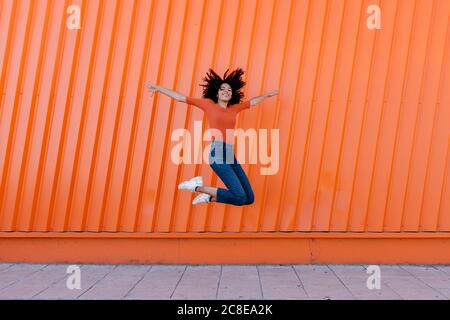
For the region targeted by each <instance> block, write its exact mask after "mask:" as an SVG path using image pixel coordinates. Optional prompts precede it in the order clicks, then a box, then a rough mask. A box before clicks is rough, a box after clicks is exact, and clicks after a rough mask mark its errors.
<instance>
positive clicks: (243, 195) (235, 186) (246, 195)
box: [209, 140, 254, 206]
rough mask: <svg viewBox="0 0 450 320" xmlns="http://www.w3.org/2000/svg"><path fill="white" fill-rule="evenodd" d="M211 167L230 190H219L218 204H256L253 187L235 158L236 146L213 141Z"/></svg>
mask: <svg viewBox="0 0 450 320" xmlns="http://www.w3.org/2000/svg"><path fill="white" fill-rule="evenodd" d="M209 165H210V166H211V168H212V169H213V170H214V172H215V173H216V174H217V175H218V176H219V178H220V179H221V180H222V181H223V183H224V184H225V186H226V187H227V188H228V189H223V188H218V189H217V196H216V202H220V203H228V204H232V205H235V206H243V205H249V204H252V203H253V202H254V194H253V190H252V187H251V185H250V182H249V181H248V178H247V175H246V174H245V172H244V170H243V169H242V167H241V165H240V163H239V162H238V161H237V159H236V157H235V154H234V145H232V144H228V143H225V142H223V141H217V140H215V141H213V143H212V144H211V151H210V154H209Z"/></svg>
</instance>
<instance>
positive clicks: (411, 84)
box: [0, 0, 450, 248]
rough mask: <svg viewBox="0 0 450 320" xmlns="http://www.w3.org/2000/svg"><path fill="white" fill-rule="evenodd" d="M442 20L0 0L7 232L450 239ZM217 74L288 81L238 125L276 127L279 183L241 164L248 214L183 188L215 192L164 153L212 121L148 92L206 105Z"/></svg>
mask: <svg viewBox="0 0 450 320" xmlns="http://www.w3.org/2000/svg"><path fill="white" fill-rule="evenodd" d="M373 4H377V5H379V6H380V8H381V13H382V15H381V19H382V20H381V21H382V29H381V30H369V29H368V27H367V25H366V21H367V19H368V17H369V14H368V13H367V8H368V7H369V6H370V5H373ZM69 5H78V6H79V7H80V9H81V29H80V30H69V29H68V28H67V25H66V19H67V17H68V13H67V12H66V10H67V8H68V6H69ZM449 21H450V1H449V0H375V1H374V0H282V1H279V0H245V1H244V0H191V1H188V0H134V1H129V0H126V1H125V0H85V1H83V0H71V1H69V0H65V1H60V0H0V94H1V95H0V176H1V184H0V231H54V232H56V231H58V232H61V231H92V232H102V231H105V232H106V231H108V232H146V233H161V232H162V233H175V232H177V233H193V232H225V233H226V232H237V233H245V232H272V231H290V232H293V231H308V232H309V231H326V232H331V233H333V232H399V231H404V232H425V231H427V232H429V231H431V232H438V231H440V232H443V231H450V178H449V177H450V155H449V153H450V126H449V125H448V122H449V119H450V90H448V83H450V24H449ZM210 67H212V68H213V69H215V70H216V71H218V72H219V73H223V72H224V71H225V70H226V69H227V68H235V67H242V68H243V69H244V70H245V71H246V74H245V78H246V81H247V83H248V85H247V87H246V88H245V94H246V98H247V99H248V98H251V97H252V96H257V95H260V94H262V93H265V92H266V91H269V90H272V89H274V88H280V95H279V96H278V97H277V98H275V99H269V100H266V101H265V102H263V103H262V104H260V105H258V106H257V107H255V108H252V109H251V110H247V111H245V112H243V113H241V114H240V115H239V117H238V122H237V126H238V127H242V128H244V129H248V128H260V129H262V128H264V129H271V128H279V129H280V131H279V132H280V146H279V147H280V148H279V155H280V156H279V160H280V166H279V171H278V173H277V174H275V175H261V174H260V168H261V167H262V165H261V164H244V165H243V168H244V170H245V171H246V172H247V174H248V176H249V178H250V180H251V182H252V185H253V186H254V192H255V199H256V201H255V203H254V204H253V205H251V206H245V207H232V206H226V205H223V204H217V203H214V204H210V205H199V206H192V205H191V200H192V194H190V193H188V192H180V191H179V190H177V188H176V186H177V185H178V183H180V182H181V181H183V180H186V179H189V178H191V177H192V176H195V175H203V177H204V181H205V183H206V184H207V185H222V183H221V181H219V179H218V178H217V177H216V176H215V175H214V174H213V172H212V171H211V169H210V167H209V166H208V165H207V164H189V165H188V164H182V165H177V164H174V163H173V162H172V161H171V157H170V155H171V149H172V147H173V145H174V143H173V142H171V139H170V137H171V133H172V132H173V130H175V129H177V128H186V129H189V130H191V131H192V130H194V121H200V120H202V121H203V128H206V118H205V117H204V115H203V113H202V112H201V111H200V110H198V109H196V108H192V107H189V106H187V105H186V104H183V103H178V102H176V101H173V100H171V99H169V98H168V97H166V96H164V95H162V94H156V95H155V96H154V97H153V98H150V97H149V94H148V92H147V91H146V90H145V89H144V86H143V84H144V83H145V82H146V81H150V82H153V83H158V84H161V85H163V86H165V87H168V88H172V89H173V90H176V91H178V92H181V93H184V94H186V95H189V96H200V94H201V88H200V87H199V86H198V84H199V83H200V82H201V79H202V77H203V76H204V74H205V72H206V71H207V70H208V68H210ZM330 248H331V247H330Z"/></svg>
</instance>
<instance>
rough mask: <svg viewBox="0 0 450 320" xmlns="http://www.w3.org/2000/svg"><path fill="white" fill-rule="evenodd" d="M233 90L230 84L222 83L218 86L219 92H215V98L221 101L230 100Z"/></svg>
mask: <svg viewBox="0 0 450 320" xmlns="http://www.w3.org/2000/svg"><path fill="white" fill-rule="evenodd" d="M232 95H233V92H232V90H231V86H230V85H229V84H228V83H222V84H221V85H220V88H219V92H218V93H217V98H219V100H222V101H227V102H228V101H230V99H231V97H232Z"/></svg>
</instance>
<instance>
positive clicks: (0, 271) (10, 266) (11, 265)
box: [0, 263, 15, 273]
mask: <svg viewBox="0 0 450 320" xmlns="http://www.w3.org/2000/svg"><path fill="white" fill-rule="evenodd" d="M14 265H15V264H14V263H11V264H10V265H9V266H8V267H6V268H5V269H2V270H0V273H2V272H4V271H6V270H8V269H9V268H12V267H13V266H14Z"/></svg>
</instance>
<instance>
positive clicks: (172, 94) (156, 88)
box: [145, 82, 186, 102]
mask: <svg viewBox="0 0 450 320" xmlns="http://www.w3.org/2000/svg"><path fill="white" fill-rule="evenodd" d="M145 86H146V87H147V88H148V90H149V91H150V93H151V96H152V95H153V93H154V92H155V91H159V92H161V93H164V94H165V95H166V96H168V97H171V98H173V99H175V100H177V101H179V102H186V96H185V95H183V94H181V93H179V92H176V91H173V90H170V89H167V88H164V87H161V86H158V85H156V84H152V83H150V82H147V83H146V84H145Z"/></svg>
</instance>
